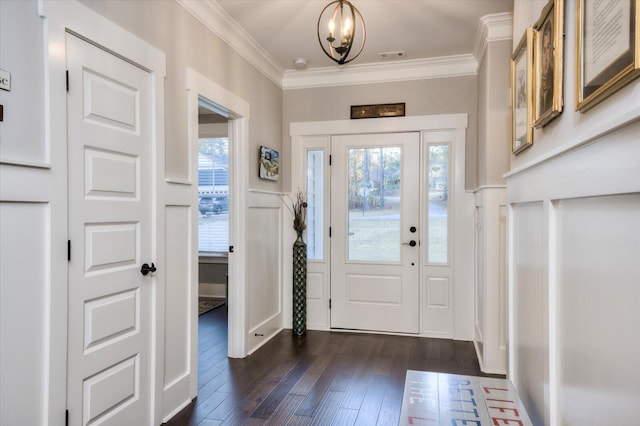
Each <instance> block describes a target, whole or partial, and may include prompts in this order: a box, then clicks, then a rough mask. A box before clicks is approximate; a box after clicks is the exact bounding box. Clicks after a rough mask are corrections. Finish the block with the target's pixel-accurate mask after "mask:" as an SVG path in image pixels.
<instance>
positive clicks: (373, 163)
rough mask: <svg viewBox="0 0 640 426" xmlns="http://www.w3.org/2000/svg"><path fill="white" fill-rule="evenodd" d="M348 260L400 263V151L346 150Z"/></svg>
mask: <svg viewBox="0 0 640 426" xmlns="http://www.w3.org/2000/svg"><path fill="white" fill-rule="evenodd" d="M348 161H349V166H348V168H349V188H348V194H349V195H348V196H349V199H348V203H349V209H348V210H349V260H362V261H388V262H398V261H399V260H400V193H401V191H400V148H399V147H376V148H352V149H350V150H349V160H348Z"/></svg>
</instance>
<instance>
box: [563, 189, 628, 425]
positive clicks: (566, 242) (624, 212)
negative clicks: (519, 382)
mask: <svg viewBox="0 0 640 426" xmlns="http://www.w3.org/2000/svg"><path fill="white" fill-rule="evenodd" d="M556 213H557V216H556V221H557V225H556V226H557V249H556V258H555V260H556V264H557V266H556V269H557V274H556V277H557V312H558V323H557V325H558V330H557V348H558V360H557V362H558V400H559V401H560V403H559V405H558V416H559V418H561V419H562V422H563V423H564V424H602V425H604V424H611V425H613V424H616V425H622V424H631V423H635V422H636V421H637V419H638V414H639V411H638V410H639V409H638V401H639V400H640V380H638V378H640V364H639V363H638V360H640V345H638V344H633V343H632V342H636V341H637V339H638V336H640V315H639V312H640V310H639V309H638V307H639V301H640V280H639V278H638V277H640V193H635V194H626V195H616V196H607V197H592V198H578V199H571V200H561V201H558V202H557V207H556ZM630 419H634V420H633V421H631V420H630Z"/></svg>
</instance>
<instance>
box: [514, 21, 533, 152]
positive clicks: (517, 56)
mask: <svg viewBox="0 0 640 426" xmlns="http://www.w3.org/2000/svg"><path fill="white" fill-rule="evenodd" d="M532 62H533V28H532V27H528V28H527V29H526V31H525V33H524V34H523V35H522V38H521V39H520V42H519V43H518V46H517V47H516V50H515V51H514V52H513V55H511V141H512V152H513V153H514V154H519V153H520V152H522V151H523V150H525V149H527V148H529V147H530V146H531V145H532V144H533V126H532V122H533V105H532V104H533V102H532V88H533V84H532V73H533V71H532V70H533V63H532Z"/></svg>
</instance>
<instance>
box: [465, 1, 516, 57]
mask: <svg viewBox="0 0 640 426" xmlns="http://www.w3.org/2000/svg"><path fill="white" fill-rule="evenodd" d="M512 38H513V14H512V13H495V14H493V15H485V16H483V17H482V18H480V22H479V23H478V30H477V32H476V40H475V43H474V44H473V56H474V57H475V58H476V60H477V61H478V63H481V62H482V59H483V58H484V54H485V53H486V51H487V46H488V45H489V43H492V42H494V41H503V40H511V39H512Z"/></svg>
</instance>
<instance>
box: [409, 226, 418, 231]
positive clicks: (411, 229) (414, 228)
mask: <svg viewBox="0 0 640 426" xmlns="http://www.w3.org/2000/svg"><path fill="white" fill-rule="evenodd" d="M416 231H417V229H416V227H415V226H412V227H411V228H409V232H411V233H414V232H416Z"/></svg>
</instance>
